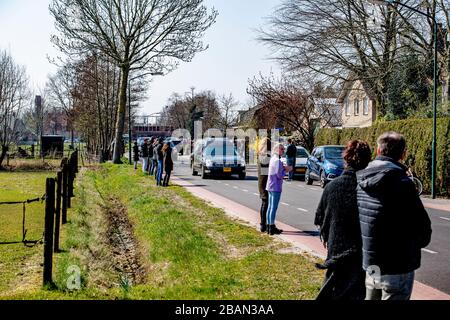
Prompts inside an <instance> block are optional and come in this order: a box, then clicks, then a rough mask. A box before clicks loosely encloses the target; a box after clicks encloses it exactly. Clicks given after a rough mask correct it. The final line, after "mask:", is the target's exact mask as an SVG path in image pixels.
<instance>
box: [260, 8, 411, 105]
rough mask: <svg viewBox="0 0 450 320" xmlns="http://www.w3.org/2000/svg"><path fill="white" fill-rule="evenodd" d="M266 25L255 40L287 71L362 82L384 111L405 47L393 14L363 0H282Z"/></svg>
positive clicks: (402, 26) (402, 27)
mask: <svg viewBox="0 0 450 320" xmlns="http://www.w3.org/2000/svg"><path fill="white" fill-rule="evenodd" d="M404 11H405V9H404V8H400V7H399V8H398V12H402V13H403V12H404ZM406 11H407V10H406ZM375 18H376V20H377V21H376V23H374V22H373V20H374V19H375ZM269 22H270V24H269V25H270V27H268V28H267V30H262V31H261V33H260V36H259V39H260V40H261V41H262V42H264V43H266V44H268V45H269V46H271V47H272V48H273V49H274V50H275V51H274V59H276V60H278V61H279V62H280V63H281V64H282V65H283V66H284V67H285V68H286V69H287V70H289V71H296V72H299V73H300V74H301V75H302V77H308V76H312V77H313V78H314V79H316V80H320V81H322V80H324V81H330V80H332V81H338V82H339V81H340V82H342V81H345V80H347V78H348V76H349V75H352V77H353V78H356V79H360V80H364V82H365V83H367V84H368V85H369V86H370V89H371V90H372V91H373V92H374V93H375V95H376V97H377V100H378V101H377V102H378V105H379V106H380V112H381V113H383V112H384V110H383V107H384V105H385V99H386V92H387V87H388V83H387V81H388V78H389V74H390V72H391V71H392V69H393V66H394V63H395V61H396V59H397V55H398V52H399V50H400V49H401V48H402V45H406V44H405V43H403V42H399V41H398V35H399V33H400V32H406V31H405V30H406V28H407V26H406V25H405V23H404V22H403V21H402V20H401V19H400V18H399V15H398V14H396V12H394V11H393V10H391V9H389V8H387V7H384V6H373V5H371V4H369V3H368V1H366V0H284V1H283V3H282V4H281V5H280V6H279V7H278V9H277V10H276V11H275V13H274V14H273V15H272V17H271V18H270V20H269Z"/></svg>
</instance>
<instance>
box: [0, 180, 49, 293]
mask: <svg viewBox="0 0 450 320" xmlns="http://www.w3.org/2000/svg"><path fill="white" fill-rule="evenodd" d="M54 175H55V174H54V173H52V172H43V173H30V172H14V173H12V172H1V171H0V202H5V201H24V200H27V199H33V198H38V197H42V195H44V194H45V181H46V178H47V177H51V176H52V177H53V176H54ZM26 229H27V230H28V231H27V234H26V238H27V240H37V239H41V238H42V235H43V231H44V203H41V202H35V203H31V204H28V205H27V206H26ZM21 240H22V205H21V204H19V205H0V297H2V296H3V295H5V294H11V293H15V292H28V291H33V290H37V289H39V286H40V283H41V281H42V280H41V278H40V277H41V274H42V271H41V267H40V263H42V260H43V256H42V246H41V245H37V246H34V247H26V246H24V245H23V244H22V243H21ZM5 242H7V243H8V242H19V243H13V244H4V243H5Z"/></svg>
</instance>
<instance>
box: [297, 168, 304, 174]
mask: <svg viewBox="0 0 450 320" xmlns="http://www.w3.org/2000/svg"><path fill="white" fill-rule="evenodd" d="M295 172H298V173H305V172H306V169H305V168H298V169H296V170H295Z"/></svg>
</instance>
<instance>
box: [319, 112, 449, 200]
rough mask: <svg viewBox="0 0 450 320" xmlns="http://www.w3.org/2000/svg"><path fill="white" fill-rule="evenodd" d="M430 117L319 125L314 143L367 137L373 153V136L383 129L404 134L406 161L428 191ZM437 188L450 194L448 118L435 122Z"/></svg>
mask: <svg viewBox="0 0 450 320" xmlns="http://www.w3.org/2000/svg"><path fill="white" fill-rule="evenodd" d="M432 130H433V121H432V119H407V120H399V121H389V122H382V123H378V124H374V125H373V126H372V127H369V128H346V129H320V130H319V132H318V133H317V136H316V138H315V145H316V146H319V145H329V144H337V145H345V144H346V143H347V142H348V141H350V140H352V139H361V140H365V141H367V142H368V143H369V144H370V146H371V148H372V150H373V153H374V157H375V155H376V146H377V144H376V140H377V138H378V137H379V136H380V135H381V134H382V133H384V132H387V131H396V132H399V133H401V134H403V135H404V136H405V138H406V143H407V148H408V153H407V158H406V161H405V164H406V165H407V166H409V167H411V168H412V169H413V172H414V174H415V175H416V176H417V177H418V178H419V179H420V180H422V182H423V187H424V192H426V193H431V144H432V136H433V131H432ZM436 158H437V166H436V180H437V181H436V186H437V188H436V192H437V194H438V195H441V196H447V197H448V196H449V195H450V118H439V119H438V122H437V154H436Z"/></svg>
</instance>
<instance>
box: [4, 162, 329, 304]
mask: <svg viewBox="0 0 450 320" xmlns="http://www.w3.org/2000/svg"><path fill="white" fill-rule="evenodd" d="M76 193H77V198H76V206H75V209H74V211H73V212H72V213H71V215H70V224H69V225H68V226H67V227H66V230H65V232H66V236H65V240H64V242H63V248H64V249H65V250H66V252H64V253H62V254H59V255H58V258H57V263H56V271H55V282H56V286H57V288H56V289H54V290H42V289H39V290H34V291H33V290H31V291H29V292H26V293H20V294H13V295H9V296H8V298H14V299H314V298H315V296H316V295H317V293H318V291H319V287H320V284H321V282H322V277H323V273H322V272H320V271H318V270H316V269H315V268H314V259H312V258H311V257H308V256H303V255H300V254H296V253H285V252H286V251H287V250H286V249H287V248H288V246H287V245H286V244H284V243H282V242H280V241H277V240H274V238H271V237H269V236H267V235H265V234H260V233H259V232H257V231H256V230H255V229H254V228H251V227H248V226H246V225H244V224H242V223H241V222H238V221H235V220H232V219H231V218H229V217H228V216H226V215H225V213H224V212H223V211H222V210H220V209H217V208H214V207H211V206H209V205H207V204H206V203H205V202H204V201H202V200H200V199H198V198H195V197H193V196H192V195H191V194H190V193H188V192H187V191H186V190H184V189H183V188H180V187H177V186H172V187H169V188H156V187H155V186H154V180H153V179H150V178H149V177H145V176H143V175H142V173H140V172H139V171H138V173H135V172H134V171H133V170H132V169H131V168H130V167H129V166H113V165H109V164H106V165H104V166H102V167H100V168H99V169H98V170H94V171H85V172H84V173H83V174H82V175H81V179H80V182H79V185H78V188H77V192H76ZM111 199H114V200H115V201H118V202H120V203H121V204H122V205H123V206H124V207H125V208H126V209H127V213H128V217H129V219H130V220H131V222H132V224H133V226H134V234H135V237H136V238H137V240H138V242H139V244H140V245H139V248H138V252H139V255H140V257H141V259H140V261H141V263H142V264H143V268H144V269H145V270H146V277H145V279H144V280H145V281H143V283H142V284H138V285H134V284H132V283H129V282H128V281H127V280H124V278H123V275H122V274H121V272H120V271H118V270H116V268H115V265H114V255H113V253H112V250H111V247H110V246H109V244H108V241H107V240H106V238H105V234H106V225H107V223H106V215H105V214H104V213H102V212H104V211H105V210H107V209H108V206H109V207H111ZM71 265H76V266H78V267H80V269H81V270H82V277H81V283H82V289H81V290H79V291H75V292H69V291H68V290H67V289H66V285H65V284H66V282H67V273H66V271H67V268H68V267H69V266H71Z"/></svg>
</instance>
